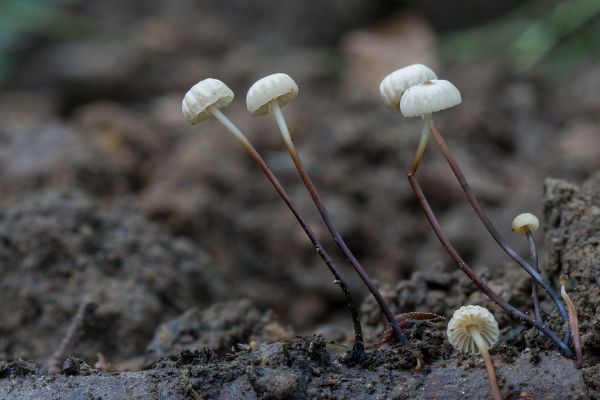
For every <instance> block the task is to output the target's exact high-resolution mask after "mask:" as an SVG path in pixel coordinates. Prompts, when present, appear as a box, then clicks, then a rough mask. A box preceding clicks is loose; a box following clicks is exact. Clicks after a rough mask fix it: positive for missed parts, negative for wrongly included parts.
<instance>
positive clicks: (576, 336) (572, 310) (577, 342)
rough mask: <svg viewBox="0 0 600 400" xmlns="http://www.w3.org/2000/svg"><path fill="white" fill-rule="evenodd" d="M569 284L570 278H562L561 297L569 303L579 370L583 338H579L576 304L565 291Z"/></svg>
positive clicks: (581, 364) (570, 322)
mask: <svg viewBox="0 0 600 400" xmlns="http://www.w3.org/2000/svg"><path fill="white" fill-rule="evenodd" d="M567 282H568V278H567V277H566V276H565V275H563V276H561V277H560V295H561V296H562V298H563V300H564V301H565V303H567V310H568V311H569V325H571V331H572V332H573V335H572V337H573V347H574V348H575V359H576V363H575V365H577V368H581V367H582V366H583V349H582V348H581V338H580V337H579V321H578V319H577V310H575V304H573V301H572V300H571V297H569V295H568V294H567V291H566V290H565V286H566V285H567Z"/></svg>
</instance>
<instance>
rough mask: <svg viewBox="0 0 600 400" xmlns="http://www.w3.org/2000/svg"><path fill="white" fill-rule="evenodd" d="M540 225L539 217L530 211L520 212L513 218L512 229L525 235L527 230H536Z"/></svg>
mask: <svg viewBox="0 0 600 400" xmlns="http://www.w3.org/2000/svg"><path fill="white" fill-rule="evenodd" d="M539 226H540V221H539V220H538V219H537V217H536V216H535V215H533V214H530V213H523V214H519V215H517V216H516V217H515V219H513V222H512V230H513V232H515V233H517V234H519V235H525V234H527V232H531V233H533V232H535V231H537V229H538V227H539Z"/></svg>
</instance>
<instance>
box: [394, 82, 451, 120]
mask: <svg viewBox="0 0 600 400" xmlns="http://www.w3.org/2000/svg"><path fill="white" fill-rule="evenodd" d="M461 101H462V99H461V97H460V92H459V91H458V89H457V88H456V86H454V85H453V84H452V83H450V82H448V81H445V80H442V79H437V80H436V79H434V80H427V81H424V82H422V83H420V84H418V85H414V86H411V87H409V88H408V89H406V91H405V92H404V94H403V95H402V99H401V100H400V110H401V111H402V115H404V116H405V117H420V116H421V115H424V114H431V113H434V112H436V111H441V110H445V109H446V108H451V107H454V106H457V105H459V104H460V103H461Z"/></svg>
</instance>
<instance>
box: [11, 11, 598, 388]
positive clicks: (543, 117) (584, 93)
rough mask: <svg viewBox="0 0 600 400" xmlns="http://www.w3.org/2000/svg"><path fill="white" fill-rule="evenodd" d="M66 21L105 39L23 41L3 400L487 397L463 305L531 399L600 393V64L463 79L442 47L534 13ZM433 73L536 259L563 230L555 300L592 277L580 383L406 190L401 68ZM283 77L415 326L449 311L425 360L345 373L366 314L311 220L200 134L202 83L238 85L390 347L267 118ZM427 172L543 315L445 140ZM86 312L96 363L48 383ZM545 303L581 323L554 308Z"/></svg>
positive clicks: (275, 159) (490, 67)
mask: <svg viewBox="0 0 600 400" xmlns="http://www.w3.org/2000/svg"><path fill="white" fill-rule="evenodd" d="M65 3H68V6H67V7H68V8H69V9H70V10H72V11H74V12H76V13H79V14H83V15H87V16H89V17H91V18H90V21H88V22H91V26H90V32H91V34H90V35H89V36H85V35H83V36H81V37H75V38H72V39H65V38H61V37H59V36H52V35H49V36H48V37H46V36H44V37H43V38H40V37H37V36H35V35H26V36H24V38H23V47H22V51H20V52H19V57H18V59H16V61H15V68H14V69H13V71H12V74H11V75H10V76H9V77H8V79H7V80H6V81H5V82H4V86H3V87H2V90H0V115H2V118H1V119H0V192H1V193H2V196H1V197H0V304H1V306H0V360H2V361H0V397H2V398H4V397H6V398H11V396H12V398H19V397H21V398H27V397H33V398H36V397H40V398H51V397H52V395H54V397H56V398H70V397H71V398H94V399H96V398H98V397H101V398H105V399H111V398H115V399H116V398H123V397H135V396H136V395H137V396H140V397H150V398H152V396H154V397H157V398H160V397H161V396H162V397H163V398H164V397H169V396H170V397H175V398H177V397H181V398H203V397H204V398H254V397H258V398H261V397H262V398H290V397H292V398H294V397H295V398H303V397H321V398H344V397H346V398H361V396H370V398H385V397H388V398H394V397H396V398H465V397H466V398H486V396H489V390H488V387H487V380H486V377H485V371H484V369H483V363H482V362H481V360H480V359H479V358H477V357H467V356H461V355H458V354H456V353H455V352H453V350H452V349H451V348H450V346H449V344H448V343H447V341H446V339H445V330H444V329H445V325H446V321H447V319H448V318H449V317H450V316H451V315H452V313H453V311H454V310H455V309H457V308H458V307H460V306H461V305H464V304H479V305H484V306H487V307H489V308H490V309H491V311H492V312H493V313H494V315H495V316H496V318H497V320H498V322H499V325H500V328H501V340H500V343H499V344H498V346H497V347H495V348H494V350H493V351H492V354H493V356H494V359H495V363H496V365H497V366H498V376H499V380H500V384H501V386H502V391H503V394H505V395H506V396H507V398H531V399H536V398H557V399H571V398H573V399H579V398H583V399H585V398H600V380H599V378H598V376H600V339H599V338H600V320H599V312H600V292H599V289H598V287H599V284H600V250H599V244H600V228H599V227H600V175H598V173H597V171H598V170H600V139H599V136H598V126H599V122H600V121H599V119H598V115H600V99H599V97H598V91H597V88H598V87H599V86H600V64H598V63H597V62H596V63H594V62H593V61H591V62H590V63H589V64H588V65H586V66H585V67H583V68H581V69H580V70H578V71H574V76H575V77H576V79H570V80H565V81H560V80H555V79H552V78H550V77H544V76H542V75H540V74H538V73H537V72H536V71H531V72H527V73H523V72H518V71H515V70H514V69H513V68H511V66H510V64H509V63H507V62H506V60H503V59H501V58H497V57H489V58H486V59H482V60H478V61H475V62H472V63H470V64H464V65H453V64H451V63H448V62H445V61H444V60H443V59H441V58H440V53H439V52H438V51H437V50H438V45H439V43H440V38H443V35H444V33H443V29H448V28H452V29H457V28H461V27H465V26H468V25H470V24H472V23H474V22H481V21H472V20H470V17H468V16H470V15H477V16H478V18H482V17H483V16H484V15H489V16H490V17H493V16H494V15H499V13H501V12H503V11H506V10H508V8H510V7H511V6H512V4H514V3H517V2H516V1H506V2H501V3H502V5H500V2H480V1H475V0H470V1H464V2H456V3H453V5H452V9H451V10H449V9H447V8H445V7H444V6H442V5H440V4H437V3H436V6H435V7H432V6H431V5H430V4H429V2H428V1H412V0H411V1H406V2H402V4H404V3H406V4H410V5H412V6H413V11H414V10H417V11H420V13H415V12H408V11H407V10H406V9H404V8H403V6H401V5H399V2H397V1H382V2H379V3H378V4H380V6H378V7H374V6H373V2H372V1H369V0H351V1H343V2H340V1H338V0H324V1H322V2H320V7H319V8H315V7H313V6H312V5H311V4H310V3H309V2H298V1H295V0H283V1H282V2H279V3H278V4H277V6H278V7H276V8H268V7H269V6H273V4H272V2H267V1H263V0H260V1H256V2H254V3H255V4H252V5H250V3H249V2H247V1H242V0H238V1H229V2H226V3H227V6H224V4H225V3H224V2H221V1H213V0H204V1H201V2H198V3H196V2H189V1H187V0H152V1H150V0H145V1H132V2H123V1H104V2H97V1H93V0H69V1H68V2H65ZM280 3H281V4H280ZM496 3H497V4H496ZM199 4H201V6H199ZM281 5H284V6H281ZM261 10H263V11H261ZM264 10H270V11H271V12H269V13H267V12H266V11H264ZM263 14H269V16H270V17H271V19H272V20H273V21H277V23H273V24H265V23H264V18H265V15H263ZM261 21H263V22H261ZM413 62H425V63H427V64H429V65H431V66H432V67H434V68H435V69H436V72H437V73H438V76H440V77H441V78H445V79H450V80H451V81H452V82H453V83H455V85H456V86H457V87H458V88H459V89H460V91H461V94H462V98H463V103H462V104H461V105H460V106H459V107H456V108H453V109H451V110H447V111H444V112H441V113H439V115H437V114H436V117H435V118H436V122H437V123H438V125H439V126H440V129H441V130H442V132H443V134H444V136H445V138H446V140H447V141H448V144H449V146H450V148H451V149H452V151H453V152H454V154H455V157H456V158H457V160H458V161H459V162H460V164H461V166H462V167H463V169H464V172H465V174H466V176H467V178H468V179H469V181H470V183H471V185H472V186H473V188H474V190H475V192H476V193H477V195H478V197H479V198H480V200H481V202H482V204H483V206H484V207H485V209H486V210H487V211H488V213H489V215H490V217H491V218H492V220H493V221H494V222H495V223H497V225H498V228H499V230H500V231H501V233H502V234H503V235H504V236H506V237H507V239H508V240H509V241H510V243H511V244H512V245H513V246H514V247H515V248H516V249H517V250H518V251H519V252H521V253H522V254H526V242H525V241H524V240H523V239H522V238H521V237H517V236H514V235H512V234H511V232H510V225H511V221H512V219H513V218H514V216H515V215H517V214H518V213H521V212H527V211H529V212H533V213H535V214H536V215H538V216H539V217H540V221H541V225H542V226H543V228H544V229H543V230H544V232H542V229H540V231H539V232H537V233H536V238H537V240H538V242H539V249H540V256H541V268H542V272H543V274H544V276H546V277H548V278H549V280H550V281H551V282H552V285H553V286H554V287H556V288H558V279H559V276H560V275H561V274H567V275H569V278H570V282H569V285H568V287H567V290H568V291H569V293H570V294H571V296H572V297H573V300H574V302H575V304H576V306H577V309H578V312H579V319H580V322H581V330H582V342H583V344H584V366H583V368H582V369H581V370H575V369H574V368H573V365H572V363H571V361H568V360H565V359H563V358H561V357H560V356H558V355H557V354H556V353H555V351H554V349H553V348H552V346H551V345H550V344H549V342H548V341H546V340H544V339H543V338H541V337H540V336H538V335H537V333H536V332H535V331H532V330H528V329H527V327H525V326H524V325H522V324H520V323H518V322H516V321H514V320H511V319H510V318H508V317H507V316H506V315H504V314H503V313H501V312H500V311H499V309H498V308H497V307H495V306H493V305H492V304H491V303H490V301H489V300H487V299H486V298H485V297H484V296H483V295H482V294H481V293H479V292H478V291H477V290H476V289H475V287H474V286H473V285H472V284H471V283H470V282H469V280H468V279H466V277H465V276H464V275H463V274H462V273H461V272H460V271H458V270H457V268H456V267H455V266H454V265H453V264H452V262H451V261H450V259H449V258H448V257H447V255H446V254H445V252H444V250H443V248H442V247H441V246H440V244H439V243H438V241H437V239H436V238H435V236H434V234H433V233H432V232H431V230H430V229H429V227H428V225H427V223H426V220H425V218H424V216H423V214H422V212H421V211H420V209H419V207H418V204H417V202H416V200H415V197H414V195H413V193H412V191H411V190H410V187H409V185H408V183H407V181H406V178H405V170H406V168H407V166H408V164H409V163H410V161H411V158H412V154H413V151H414V149H415V147H416V144H417V141H418V133H419V130H420V126H419V121H418V120H417V119H405V118H402V117H401V115H400V114H393V113H390V112H389V111H388V110H386V109H385V108H384V107H383V105H382V104H381V101H380V99H379V95H378V84H379V82H380V80H381V79H382V78H383V76H384V75H385V74H387V73H388V72H390V71H392V70H394V69H396V68H398V67H400V66H403V65H406V64H410V63H413ZM40 66H43V68H40ZM273 72H286V73H288V74H290V75H291V76H292V77H293V78H294V79H295V80H296V81H297V83H298V84H299V87H300V94H299V96H298V98H297V99H296V100H295V101H294V102H292V103H291V104H289V105H287V106H286V107H285V109H284V114H285V117H286V119H287V122H288V125H289V127H290V130H291V133H292V135H293V137H294V140H295V142H296V144H297V146H298V149H299V152H300V154H301V156H302V158H303V160H304V162H305V164H306V166H307V168H308V170H309V172H310V174H311V175H312V176H313V179H314V181H315V183H316V184H317V186H318V188H319V189H320V191H321V194H322V196H323V198H324V201H325V204H326V205H327V207H328V209H329V211H330V213H331V215H332V218H333V220H334V221H335V222H336V224H337V226H338V228H339V230H340V231H341V233H342V234H343V236H344V237H345V239H346V241H347V242H348V244H349V246H350V247H351V248H352V249H353V251H354V252H355V254H356V256H357V257H358V258H359V259H360V260H361V261H362V263H363V264H364V265H365V268H366V269H367V270H368V271H369V273H371V274H372V276H373V277H374V278H376V280H377V284H378V286H379V287H380V288H381V289H382V293H383V295H384V297H385V298H386V300H388V301H389V303H390V306H391V307H392V309H393V311H394V312H395V313H404V312H410V311H423V312H433V313H436V314H439V315H441V316H443V317H445V318H446V321H442V322H439V323H435V324H433V323H415V324H412V325H411V326H410V327H409V331H410V332H411V335H412V338H413V339H412V341H411V344H410V345H409V346H408V347H406V348H401V347H385V346H384V347H383V348H381V349H380V350H377V351H374V350H370V351H369V355H368V358H367V361H366V362H365V364H364V365H362V366H356V365H349V364H348V363H347V362H346V361H344V359H345V358H344V353H345V351H346V350H347V348H348V346H350V344H351V340H352V326H351V323H350V320H349V318H348V312H347V310H346V309H345V307H344V298H343V296H341V294H340V292H339V289H338V287H337V286H336V285H334V284H332V278H331V276H330V275H329V273H328V272H327V270H326V269H325V268H324V267H323V265H322V263H321V261H320V260H319V258H318V257H317V255H316V254H315V253H314V251H313V249H312V247H311V246H310V244H309V242H308V240H307V239H306V237H305V236H304V235H303V233H302V231H301V230H300V229H299V227H298V226H297V224H296V222H295V221H294V219H293V217H292V215H291V214H290V212H289V210H288V209H286V208H285V206H284V205H283V204H282V203H281V201H280V200H279V198H278V197H277V196H276V194H275V192H274V191H273V189H272V188H271V187H270V186H269V185H268V183H267V181H266V180H265V179H264V177H263V176H262V175H261V172H260V170H259V169H258V168H256V166H255V165H254V164H253V163H252V161H251V159H250V158H249V157H248V156H247V154H245V153H244V151H243V148H242V147H241V146H240V145H239V143H237V142H236V141H235V140H234V139H232V138H231V137H230V136H229V135H227V133H226V131H225V130H224V129H223V128H222V127H220V126H219V125H218V124H217V123H216V122H215V121H213V120H209V121H207V122H206V123H204V124H202V125H199V126H194V127H191V126H189V125H188V124H187V123H186V122H185V121H184V120H183V118H182V116H181V111H180V106H181V99H182V96H183V94H184V93H185V91H186V90H187V89H188V88H189V87H190V86H191V85H192V84H194V83H195V82H197V81H198V80H200V79H203V78H206V77H209V76H210V77H215V78H219V79H222V80H223V81H225V82H226V83H227V84H228V85H229V86H231V88H232V89H233V90H234V92H235V93H236V98H235V100H234V102H233V103H232V104H231V106H230V107H228V108H227V109H226V110H225V112H226V114H227V115H228V116H229V117H230V118H231V119H232V120H233V121H234V122H235V123H236V124H238V125H239V126H240V128H241V129H242V130H243V131H244V132H246V133H247V135H248V137H249V138H250V139H251V140H252V142H253V143H254V144H255V145H256V147H257V149H258V150H259V151H260V152H261V154H262V155H263V156H264V158H265V159H266V161H267V162H268V163H269V165H270V166H271V167H272V169H273V171H274V172H275V174H276V175H277V176H278V177H279V178H280V179H281V181H282V183H283V184H284V186H285V187H286V189H287V190H288V191H289V193H290V195H291V197H292V198H293V200H294V201H295V202H296V203H297V205H298V207H299V209H300V210H301V211H302V213H303V214H305V216H306V219H307V220H308V221H309V223H310V224H311V226H312V227H313V229H314V230H315V232H316V233H317V235H318V236H319V237H320V238H322V240H323V244H324V245H325V246H326V247H327V248H328V249H331V253H332V254H333V255H334V257H335V258H336V260H337V261H338V264H339V265H340V268H341V270H342V273H343V274H344V276H345V277H347V279H348V283H349V286H350V288H351V290H352V291H353V294H354V297H355V298H356V299H357V300H358V301H359V302H360V303H361V304H360V312H361V316H362V319H363V324H364V331H365V332H364V333H365V338H366V341H367V344H373V343H375V342H376V341H377V340H378V338H379V337H380V335H381V334H382V332H383V330H384V328H385V327H384V324H383V322H382V317H381V314H380V312H379V310H378V309H377V307H376V305H375V303H374V301H373V300H372V299H371V298H369V297H368V296H366V291H365V290H364V288H363V287H362V284H361V282H360V280H359V279H358V278H356V277H355V276H354V274H352V272H351V269H350V268H349V267H348V266H347V265H346V264H345V262H344V259H343V257H342V256H340V254H339V253H338V252H337V251H336V250H335V244H334V243H333V241H332V240H330V239H328V235H327V232H326V230H325V228H324V227H323V225H322V224H321V223H320V219H319V217H318V215H317V213H316V212H315V209H314V206H313V204H312V203H311V201H310V198H309V196H308V195H307V194H306V192H305V190H304V188H303V186H302V184H301V182H300V180H299V179H298V177H297V174H296V171H295V170H294V168H293V165H292V163H291V162H290V160H289V157H288V155H287V152H286V151H285V150H284V147H283V143H282V140H281V138H280V136H279V134H278V132H277V127H276V124H275V121H274V120H273V119H272V118H271V117H270V116H265V117H260V118H255V117H251V116H249V115H248V113H247V111H246V109H245V105H244V97H245V93H246V90H247V88H248V87H249V86H250V85H251V84H252V83H253V82H254V81H255V80H257V79H258V78H260V77H262V76H264V75H266V74H269V73H273ZM547 177H554V178H555V179H547ZM419 178H420V181H421V184H422V186H423V189H424V191H425V192H426V194H427V195H428V196H429V198H430V200H431V203H432V206H433V208H434V210H435V211H436V213H437V214H438V216H439V219H440V222H441V224H442V225H443V227H444V229H445V231H446V233H447V235H448V237H449V238H450V240H451V241H452V242H453V243H454V244H455V246H456V247H457V249H458V250H459V252H460V253H461V254H462V255H463V257H464V258H465V260H466V261H467V262H469V263H470V264H471V265H473V267H474V269H475V270H476V271H477V273H478V274H480V276H481V277H482V278H483V279H484V280H485V281H486V282H487V283H488V284H489V285H490V287H491V288H492V289H494V290H495V291H496V292H498V293H499V294H501V296H502V297H503V298H505V299H506V300H507V301H510V302H511V303H512V304H514V305H516V306H519V307H521V308H522V309H524V310H526V311H529V312H531V308H532V307H531V300H530V297H529V292H530V281H529V279H528V277H527V275H526V274H524V273H523V272H522V271H521V270H520V269H519V268H518V267H516V266H515V265H514V264H513V263H511V262H509V260H508V258H507V257H506V256H505V255H504V254H503V253H502V252H501V250H499V249H498V248H497V246H496V245H495V244H494V243H493V241H492V240H491V238H490V237H489V235H488V234H487V232H485V230H484V229H483V228H482V227H481V225H480V224H479V223H478V221H477V219H476V217H475V215H474V213H473V212H472V211H471V210H470V208H469V206H468V203H467V202H466V201H465V198H464V196H463V194H462V192H461V191H460V188H459V186H458V185H457V184H456V182H455V181H454V179H453V177H452V175H451V173H450V171H449V170H448V168H447V166H446V164H445V162H444V160H443V158H442V157H441V155H440V152H439V151H438V149H437V148H436V146H435V144H433V143H432V144H431V145H430V147H429V148H428V150H427V153H426V155H425V159H424V160H423V163H422V165H421V167H420V170H419ZM87 299H91V301H92V302H93V304H94V307H93V312H92V313H90V314H89V315H88V316H86V318H85V321H84V324H83V326H82V327H81V329H80V333H81V341H79V342H77V343H75V344H74V346H73V347H72V348H70V349H69V351H68V352H67V353H68V354H70V353H73V354H74V356H75V358H66V357H67V354H65V356H64V357H62V358H61V360H60V362H59V365H61V364H62V367H63V368H62V372H61V373H60V374H58V375H55V376H48V375H46V374H45V371H46V369H47V365H46V363H47V362H48V360H49V358H50V356H51V354H53V353H54V352H55V351H56V349H57V348H58V346H59V343H60V342H61V339H62V338H63V337H64V336H65V333H66V332H67V330H68V326H69V324H70V323H71V321H72V319H73V317H74V315H75V314H76V310H77V309H78V306H79V305H80V304H81V303H82V302H83V301H84V300H87ZM542 308H543V310H544V318H545V322H547V323H548V324H549V326H551V327H553V328H557V321H558V320H557V315H556V313H554V312H553V311H552V310H553V308H552V305H551V303H550V302H549V301H548V299H547V298H546V297H545V296H542ZM315 334H317V335H321V336H318V337H315V336H313V335H315ZM295 335H299V336H295ZM321 337H322V338H323V339H321ZM324 343H327V345H326V346H325V344H324ZM23 360H25V361H23ZM161 360H162V361H161ZM63 361H64V364H63ZM416 369H418V370H419V371H415V370H416ZM140 370H141V371H140ZM558 371H560V373H559V372H558ZM195 394H197V395H198V396H195Z"/></svg>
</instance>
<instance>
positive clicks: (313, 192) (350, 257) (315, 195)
mask: <svg viewBox="0 0 600 400" xmlns="http://www.w3.org/2000/svg"><path fill="white" fill-rule="evenodd" d="M272 111H273V113H274V114H275V118H276V119H277V123H278V125H279V128H280V130H281V133H282V135H283V138H284V140H285V143H286V145H287V148H288V150H289V153H290V156H291V157H292V161H293V162H294V165H295V166H296V169H297V170H298V174H299V175H300V178H301V179H302V182H304V185H305V186H306V189H307V190H308V192H309V193H310V196H311V197H312V199H313V202H314V203H315V206H316V207H317V210H318V211H319V214H321V218H322V219H323V222H324V223H325V225H326V226H327V229H328V230H329V232H330V233H331V236H332V237H333V239H334V240H335V242H336V244H337V245H338V247H339V248H340V250H341V251H342V253H344V256H346V260H347V261H348V262H349V263H350V265H352V267H353V268H354V270H355V271H356V272H357V273H358V275H359V276H360V277H361V279H362V281H363V282H364V283H365V285H366V286H367V288H368V289H369V291H370V292H371V294H372V295H373V297H374V298H375V300H376V301H377V304H378V305H379V308H381V310H382V311H383V313H384V315H385V317H386V319H387V320H388V322H389V324H390V325H391V326H392V329H393V330H394V333H395V334H396V338H397V339H398V341H399V342H400V343H406V342H408V339H407V338H406V336H405V335H404V333H403V332H402V329H401V328H400V325H398V321H396V318H394V314H392V311H391V310H390V308H389V306H388V305H387V303H386V302H385V300H384V299H383V296H382V295H381V293H380V292H379V290H378V289H377V288H376V287H375V285H374V284H373V281H372V280H371V277H370V276H369V274H368V273H367V271H365V269H364V268H363V266H362V265H361V264H360V262H359V261H358V260H357V259H356V257H355V256H354V254H352V251H350V249H349V248H348V246H347V245H346V242H345V241H344V239H343V238H342V236H341V235H340V233H339V232H338V230H337V229H336V227H335V225H334V224H333V221H332V220H331V217H330V216H329V213H328V212H327V209H326V208H325V205H324V204H323V202H322V200H321V196H320V195H319V192H318V191H317V188H316V186H315V185H314V183H313V182H312V179H311V178H310V176H309V175H308V172H307V171H306V169H305V168H304V165H303V164H302V160H301V159H300V155H299V154H298V152H297V150H296V147H295V146H294V142H293V141H292V138H291V136H290V134H289V131H288V129H287V125H286V124H285V120H284V119H283V115H282V113H281V108H280V107H279V105H277V103H276V102H273V103H272Z"/></svg>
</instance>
